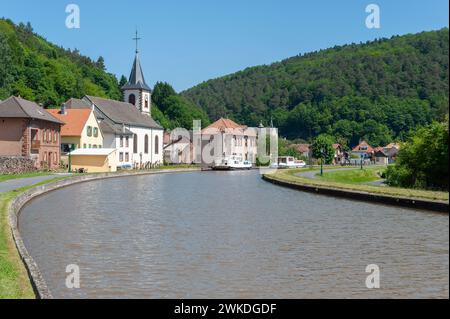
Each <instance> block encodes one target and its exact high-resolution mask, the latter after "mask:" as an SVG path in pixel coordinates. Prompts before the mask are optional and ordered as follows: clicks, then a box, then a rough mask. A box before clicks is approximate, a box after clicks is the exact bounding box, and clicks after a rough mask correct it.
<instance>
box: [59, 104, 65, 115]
mask: <svg viewBox="0 0 450 319" xmlns="http://www.w3.org/2000/svg"><path fill="white" fill-rule="evenodd" d="M60 113H61V115H66V103H63V104H62V105H61V111H60Z"/></svg>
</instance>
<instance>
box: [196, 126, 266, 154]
mask: <svg viewBox="0 0 450 319" xmlns="http://www.w3.org/2000/svg"><path fill="white" fill-rule="evenodd" d="M201 133H202V150H204V149H205V147H208V148H210V149H211V150H213V152H214V154H210V155H211V157H212V158H211V160H213V158H214V159H220V158H225V157H231V156H236V157H239V158H241V159H242V160H244V161H251V162H252V163H256V155H257V137H258V129H257V128H252V127H247V126H246V125H241V124H238V123H236V122H234V121H233V120H230V119H226V118H220V119H218V120H217V121H215V122H214V123H212V124H211V125H209V126H208V127H206V128H204V129H203V130H202V131H201ZM206 162H210V161H209V160H208V159H206Z"/></svg>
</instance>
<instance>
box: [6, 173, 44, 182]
mask: <svg viewBox="0 0 450 319" xmlns="http://www.w3.org/2000/svg"><path fill="white" fill-rule="evenodd" d="M51 174H52V173H51V172H31V173H23V174H2V175H0V183H1V182H4V181H9V180H11V179H18V178H28V177H35V176H47V175H51Z"/></svg>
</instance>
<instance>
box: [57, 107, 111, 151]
mask: <svg viewBox="0 0 450 319" xmlns="http://www.w3.org/2000/svg"><path fill="white" fill-rule="evenodd" d="M49 112H50V113H51V114H52V115H53V116H54V117H56V118H57V119H59V120H60V121H62V122H64V123H65V124H64V125H63V127H62V128H61V149H62V153H63V154H65V153H68V152H69V151H70V149H71V146H72V149H79V148H89V149H90V148H92V149H95V148H102V147H103V134H102V132H101V130H100V127H99V124H98V122H97V118H96V116H95V113H94V111H93V110H91V109H66V108H65V107H63V108H61V110H49Z"/></svg>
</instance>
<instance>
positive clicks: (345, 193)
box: [262, 169, 449, 213]
mask: <svg viewBox="0 0 450 319" xmlns="http://www.w3.org/2000/svg"><path fill="white" fill-rule="evenodd" d="M341 170H344V169H341ZM308 173H310V174H308ZM315 173H316V172H315V171H313V170H311V171H307V170H304V169H303V170H298V169H297V170H279V171H277V172H275V173H271V174H264V175H263V176H262V178H263V180H265V181H267V182H270V183H272V184H275V185H279V186H283V187H288V188H291V189H296V190H300V191H305V192H311V193H316V194H323V195H329V196H336V197H343V198H348V199H352V200H360V201H367V202H375V203H381V204H387V205H394V206H401V207H408V208H414V209H422V210H429V211H435V212H442V213H448V212H449V201H448V193H447V194H446V193H444V192H432V191H421V190H408V189H399V188H387V187H380V186H373V185H357V184H345V183H334V182H327V181H322V180H319V179H316V178H311V177H308V176H309V175H314V174H315ZM445 198H446V199H445Z"/></svg>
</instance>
